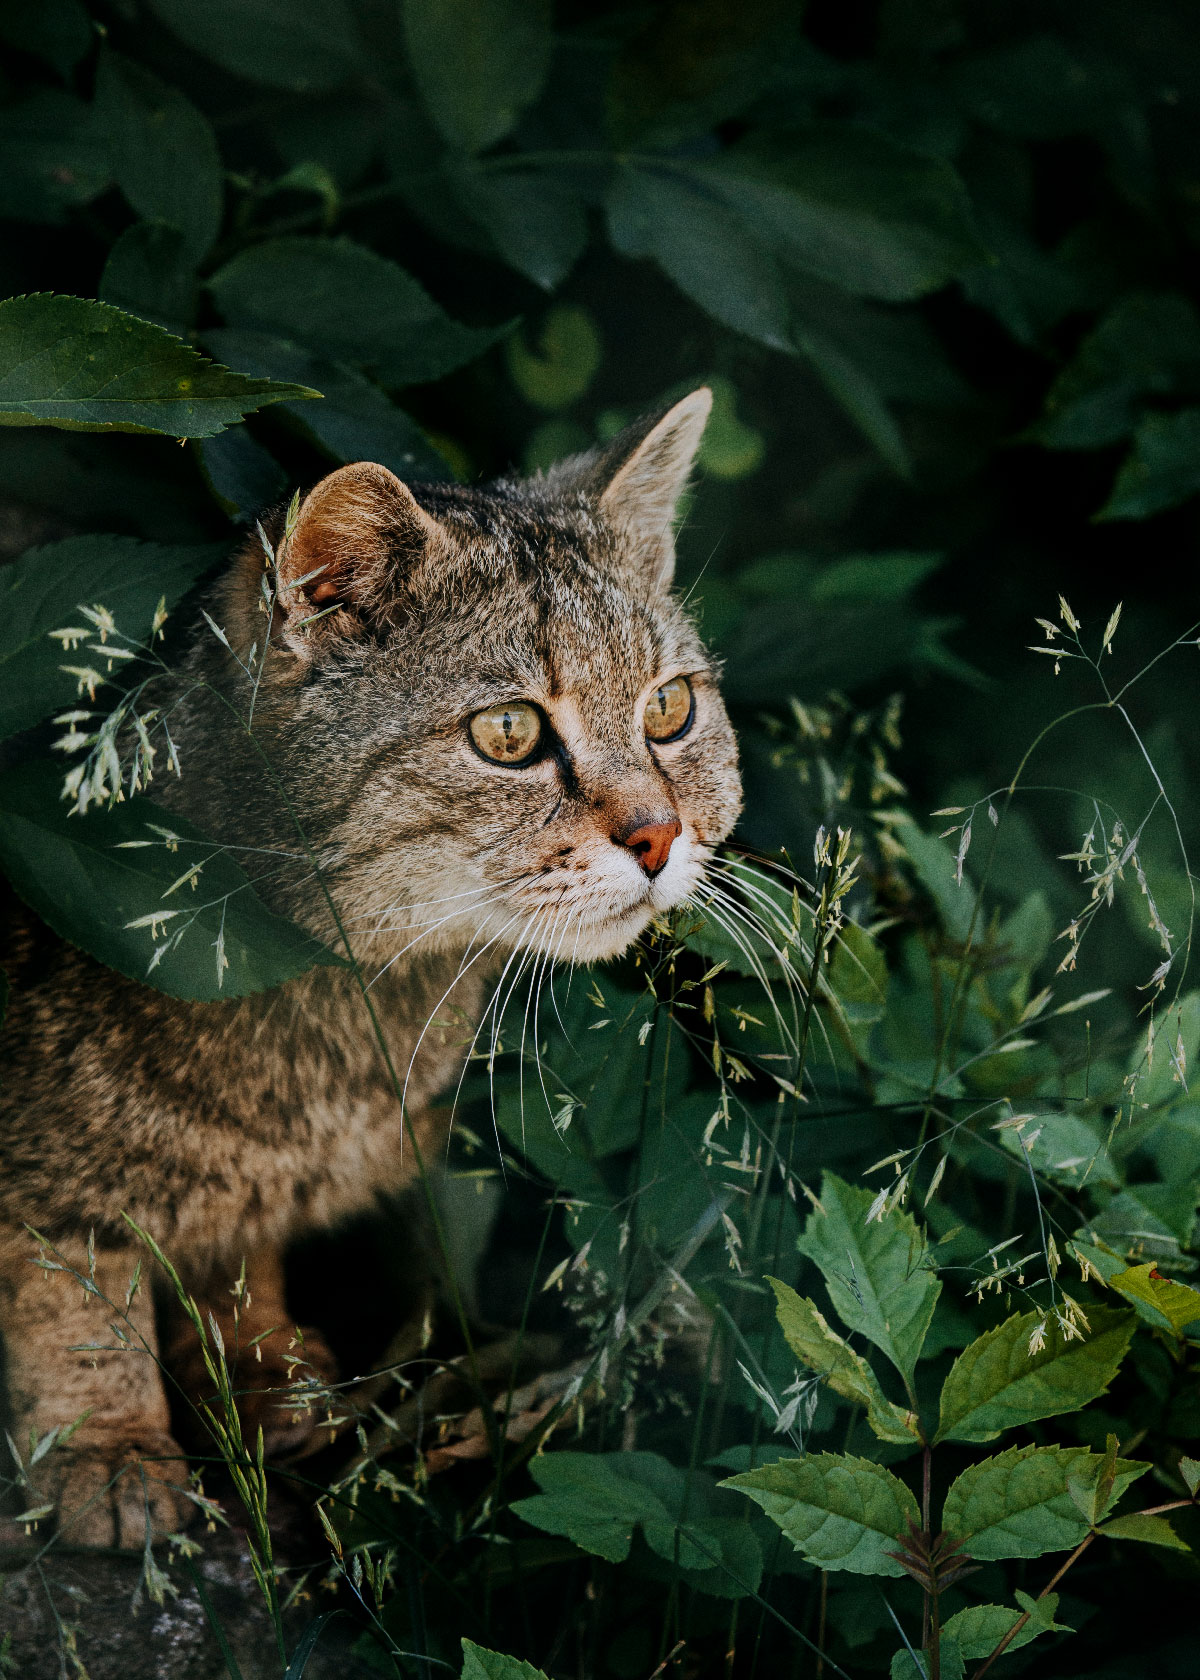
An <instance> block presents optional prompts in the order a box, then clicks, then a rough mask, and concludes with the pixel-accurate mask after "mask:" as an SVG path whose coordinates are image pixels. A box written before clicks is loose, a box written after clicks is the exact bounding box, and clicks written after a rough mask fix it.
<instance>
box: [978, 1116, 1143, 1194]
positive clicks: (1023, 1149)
mask: <svg viewBox="0 0 1200 1680" xmlns="http://www.w3.org/2000/svg"><path fill="white" fill-rule="evenodd" d="M995 1135H996V1137H997V1139H998V1141H999V1142H1000V1143H1001V1144H1002V1145H1003V1147H1004V1148H1005V1149H1007V1150H1008V1152H1009V1154H1010V1155H1015V1156H1016V1157H1017V1159H1018V1160H1019V1161H1023V1160H1026V1159H1028V1160H1029V1161H1030V1163H1031V1164H1032V1166H1033V1169H1034V1171H1035V1172H1038V1173H1042V1174H1044V1175H1045V1177H1046V1178H1049V1179H1052V1180H1053V1181H1054V1183H1055V1184H1067V1185H1071V1186H1072V1187H1074V1188H1078V1187H1079V1186H1081V1185H1084V1184H1120V1182H1121V1175H1120V1173H1118V1171H1117V1169H1116V1167H1115V1166H1114V1165H1113V1162H1112V1158H1111V1157H1110V1155H1109V1153H1108V1150H1107V1149H1106V1148H1105V1147H1104V1139H1103V1137H1102V1135H1101V1132H1100V1129H1099V1127H1098V1126H1096V1125H1094V1124H1093V1123H1092V1122H1091V1121H1089V1120H1085V1119H1083V1118H1082V1116H1080V1115H1077V1114H1035V1115H1034V1116H1033V1117H1032V1118H1031V1119H1030V1120H1028V1121H1027V1122H1026V1123H1025V1125H1023V1126H1022V1127H1021V1128H1020V1129H1019V1130H1018V1129H1017V1128H1016V1127H1015V1126H1005V1127H1003V1128H1002V1129H1001V1130H999V1131H998V1132H997V1133H996V1134H995Z"/></svg>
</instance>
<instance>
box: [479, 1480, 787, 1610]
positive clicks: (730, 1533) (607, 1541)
mask: <svg viewBox="0 0 1200 1680" xmlns="http://www.w3.org/2000/svg"><path fill="white" fill-rule="evenodd" d="M529 1468H530V1472H531V1474H532V1475H533V1478H534V1480H535V1481H536V1482H537V1484H538V1486H539V1487H540V1488H541V1490H542V1491H541V1492H540V1493H538V1494H534V1495H533V1496H532V1497H531V1498H528V1499H518V1500H517V1501H516V1502H515V1503H514V1505H513V1506H512V1510H513V1511H515V1512H516V1514H517V1515H518V1516H520V1517H522V1518H523V1519H524V1520H525V1521H526V1522H528V1523H530V1524H531V1525H532V1526H533V1527H534V1528H540V1529H542V1530H543V1531H544V1532H545V1533H548V1534H561V1535H564V1536H565V1537H566V1538H567V1539H569V1540H573V1541H574V1542H575V1544H576V1545H577V1546H580V1547H582V1548H583V1550H584V1551H587V1552H592V1553H594V1554H595V1556H597V1557H602V1558H607V1559H608V1561H609V1562H610V1563H621V1562H623V1561H624V1560H625V1559H626V1558H627V1557H628V1556H629V1552H630V1547H631V1546H632V1544H633V1535H634V1530H635V1529H636V1528H639V1527H640V1528H641V1530H642V1533H643V1536H644V1538H645V1540H646V1543H647V1545H648V1546H649V1547H650V1549H651V1551H652V1552H654V1553H656V1554H657V1556H658V1557H660V1558H662V1559H664V1560H665V1561H666V1562H667V1563H670V1564H672V1565H673V1566H675V1565H677V1566H678V1567H679V1568H681V1569H683V1570H686V1571H688V1572H689V1574H690V1575H692V1576H693V1577H694V1578H695V1579H696V1580H697V1583H698V1584H700V1585H702V1586H703V1590H705V1591H707V1592H712V1593H717V1594H719V1595H720V1596H722V1597H726V1598H739V1597H741V1596H743V1594H744V1593H745V1592H747V1591H750V1592H753V1591H754V1590H756V1588H757V1586H758V1582H759V1578H760V1576H761V1573H762V1557H761V1553H760V1551H759V1548H758V1545H757V1542H756V1541H754V1538H753V1536H752V1535H750V1534H749V1533H748V1531H747V1529H746V1527H745V1524H744V1523H742V1522H741V1521H740V1519H738V1518H737V1517H736V1515H735V1516H734V1517H733V1518H732V1519H731V1518H730V1517H729V1516H727V1515H725V1512H726V1510H727V1509H729V1510H734V1509H735V1508H734V1507H732V1506H729V1505H727V1502H726V1501H725V1499H724V1497H723V1496H722V1495H721V1494H720V1493H719V1492H718V1491H717V1489H716V1488H715V1487H714V1485H713V1482H712V1480H711V1478H710V1477H709V1476H707V1475H705V1474H704V1473H703V1472H699V1471H692V1472H688V1471H684V1470H679V1469H677V1468H676V1467H675V1466H674V1465H672V1464H669V1463H668V1462H667V1460H666V1459H664V1458H661V1457H659V1455H658V1454H657V1453H648V1452H614V1453H579V1452H555V1453H547V1454H545V1455H543V1456H542V1457H540V1458H536V1459H534V1460H533V1461H532V1462H531V1463H530V1466H529ZM748 1540H749V1541H750V1544H749V1545H748V1544H747V1541H748ZM723 1565H724V1566H725V1567H722V1566H723ZM701 1578H702V1579H701Z"/></svg>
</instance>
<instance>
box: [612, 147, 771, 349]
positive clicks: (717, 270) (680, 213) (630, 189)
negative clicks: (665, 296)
mask: <svg viewBox="0 0 1200 1680" xmlns="http://www.w3.org/2000/svg"><path fill="white" fill-rule="evenodd" d="M607 209H608V230H609V237H610V238H611V239H612V242H613V245H614V246H615V247H616V249H617V250H618V251H620V252H621V253H622V254H623V255H624V256H627V257H650V258H653V260H654V261H655V262H657V264H658V265H659V267H660V268H661V269H662V270H663V272H664V274H666V275H667V277H668V279H670V280H673V281H674V282H675V284H676V285H677V286H678V287H679V289H680V291H681V292H683V293H684V294H685V295H686V296H688V297H690V298H691V299H692V302H693V303H697V304H699V306H700V308H701V309H703V310H705V311H706V312H707V313H708V314H709V315H712V316H713V317H714V318H715V319H716V320H718V321H720V322H722V323H723V324H724V325H725V326H727V327H731V328H732V329H733V331H734V332H739V333H744V334H745V335H746V337H747V338H753V339H756V340H757V341H758V343H760V344H766V345H769V346H770V347H771V348H772V349H775V350H786V351H790V350H791V349H792V337H791V307H790V305H789V302H788V297H787V290H786V287H785V285H784V281H783V276H782V274H781V272H780V269H779V265H778V263H777V262H776V260H775V257H774V255H773V254H772V252H771V251H770V249H769V248H768V247H767V246H766V245H765V244H763V243H762V241H761V240H760V239H759V237H758V234H757V232H756V230H755V229H754V228H753V227H751V226H749V225H748V224H747V223H746V221H745V220H744V219H743V218H742V217H741V216H740V215H739V214H738V213H737V211H736V210H735V209H733V208H731V207H730V206H729V205H728V204H727V203H726V202H725V201H724V200H723V199H722V198H721V196H720V195H719V194H718V193H716V192H715V191H714V190H713V189H712V188H711V186H709V184H708V183H707V181H706V180H705V178H704V177H703V176H702V175H699V174H698V173H697V172H696V171H695V169H694V168H692V167H690V166H687V165H682V164H680V165H678V166H674V167H671V166H668V165H667V164H666V163H665V162H664V164H663V165H661V166H653V165H637V166H635V165H632V164H627V165H625V166H624V167H623V168H622V169H620V170H619V172H618V174H617V177H616V180H615V182H614V184H613V187H612V189H611V191H610V192H609V195H608V201H607Z"/></svg>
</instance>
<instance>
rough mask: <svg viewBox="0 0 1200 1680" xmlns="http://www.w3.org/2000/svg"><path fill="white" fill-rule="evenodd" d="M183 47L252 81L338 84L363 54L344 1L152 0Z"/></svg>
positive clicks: (303, 87)
mask: <svg viewBox="0 0 1200 1680" xmlns="http://www.w3.org/2000/svg"><path fill="white" fill-rule="evenodd" d="M149 3H150V9H151V11H153V12H154V13H156V15H157V16H158V17H160V18H161V19H162V21H163V22H164V23H165V24H166V25H167V27H168V29H172V30H174V32H175V34H176V35H178V37H179V39H180V40H181V41H183V42H184V43H185V45H187V46H189V47H191V48H192V50H193V51H194V52H198V53H200V54H201V56H202V57H204V58H209V59H211V60H212V61H213V63H214V64H219V65H221V67H222V68H223V69H225V70H231V71H232V72H233V74H234V75H235V76H244V77H245V78H246V79H247V80H248V81H251V82H265V83H266V84H267V85H268V86H269V87H281V88H291V89H293V90H294V91H295V92H297V93H302V92H306V91H308V90H310V89H314V88H332V87H337V86H338V85H339V83H341V82H344V81H345V80H346V79H347V77H348V76H352V75H354V74H356V73H357V72H359V71H361V70H362V69H363V67H364V62H365V59H366V53H365V49H364V47H363V44H362V40H361V37H360V36H359V33H358V30H357V28H356V26H355V22H354V18H353V15H352V14H351V12H350V9H349V7H348V6H347V5H346V4H345V0H204V4H203V5H201V6H198V5H196V4H195V3H194V0H149Z"/></svg>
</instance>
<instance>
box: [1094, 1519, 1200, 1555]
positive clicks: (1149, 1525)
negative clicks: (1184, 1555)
mask: <svg viewBox="0 0 1200 1680" xmlns="http://www.w3.org/2000/svg"><path fill="white" fill-rule="evenodd" d="M1097 1532H1098V1533H1100V1534H1103V1535H1105V1536H1106V1537H1107V1538H1108V1539H1109V1540H1138V1541H1141V1542H1143V1543H1144V1544H1145V1545H1147V1546H1165V1547H1166V1548H1167V1549H1168V1551H1172V1552H1190V1551H1191V1549H1192V1548H1191V1547H1190V1546H1189V1545H1188V1543H1187V1541H1186V1540H1184V1539H1183V1538H1182V1537H1181V1536H1180V1535H1178V1534H1176V1532H1175V1530H1174V1529H1173V1528H1172V1527H1171V1525H1170V1523H1169V1522H1168V1521H1167V1519H1166V1517H1156V1516H1152V1515H1150V1514H1149V1513H1146V1512H1142V1511H1131V1512H1130V1513H1129V1515H1128V1516H1127V1517H1110V1518H1109V1520H1108V1522H1106V1523H1101V1525H1100V1528H1099V1529H1098V1531H1097Z"/></svg>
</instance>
